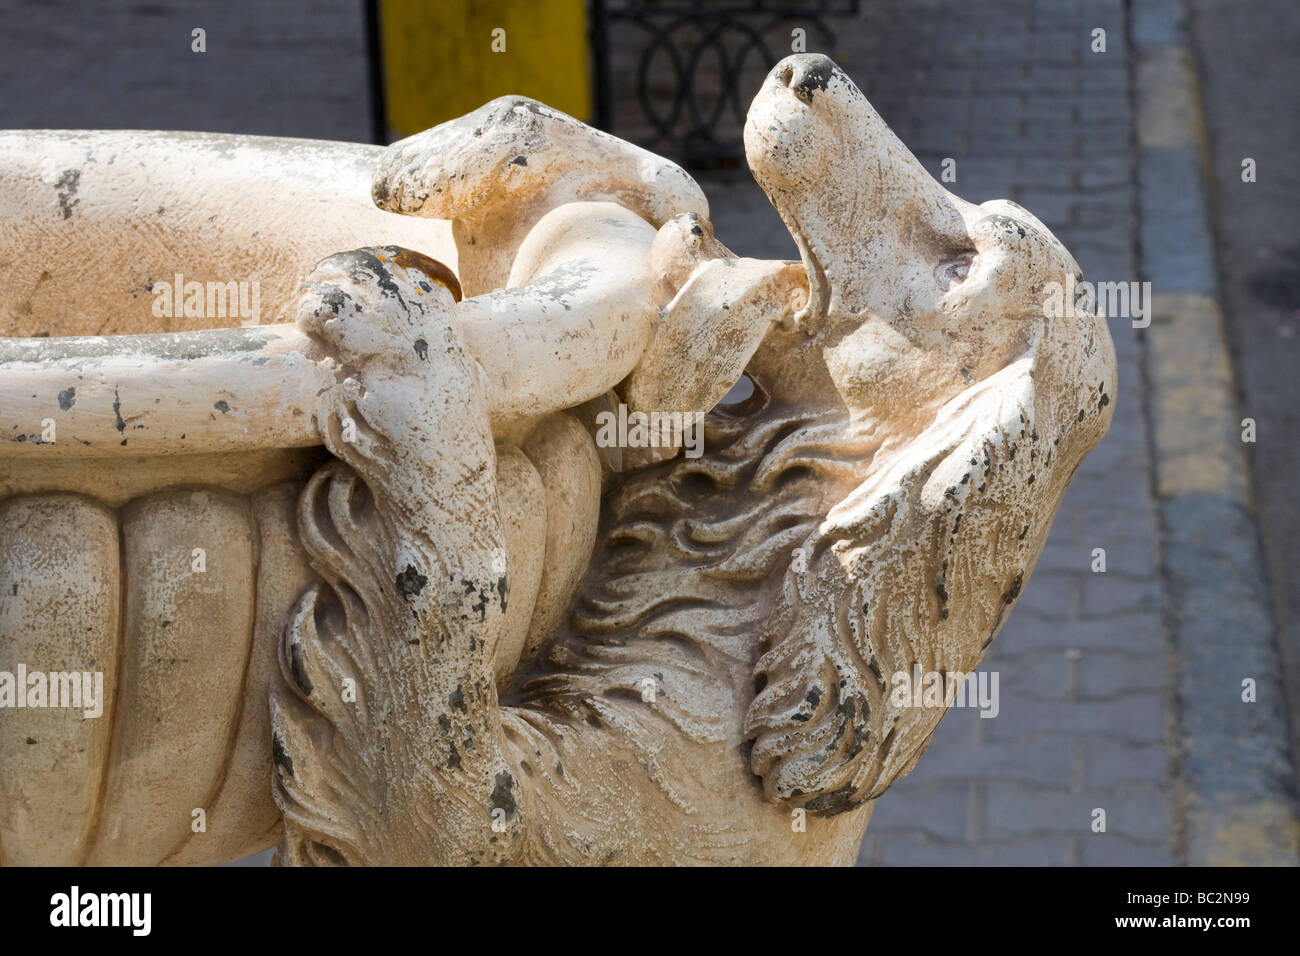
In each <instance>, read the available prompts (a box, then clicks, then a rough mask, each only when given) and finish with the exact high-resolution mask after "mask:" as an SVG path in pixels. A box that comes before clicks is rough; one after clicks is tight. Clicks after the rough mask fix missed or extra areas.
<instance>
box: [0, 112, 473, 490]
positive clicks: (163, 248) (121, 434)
mask: <svg viewBox="0 0 1300 956" xmlns="http://www.w3.org/2000/svg"><path fill="white" fill-rule="evenodd" d="M381 152H382V150H381V148H380V147H377V146H366V145H361V144H349V143H333V142H320V141H314V140H298V139H285V138H271V137H253V136H229V135H219V134H208V133H167V132H144V131H122V132H81V131H48V132H47V131H8V132H0V266H2V268H3V271H2V272H0V497H4V496H7V495H11V494H15V493H18V492H22V491H37V490H47V491H48V490H65V491H82V492H86V493H94V494H96V495H97V496H98V497H100V498H101V499H102V500H105V501H107V502H109V503H111V504H114V505H117V504H121V503H122V502H123V501H125V500H127V499H129V497H131V496H133V495H134V494H138V493H141V492H142V491H145V490H148V489H149V487H150V486H161V485H165V484H168V483H171V482H173V481H175V480H176V479H177V478H179V477H184V476H187V475H188V476H193V475H195V474H199V473H202V474H204V476H205V479H204V480H205V483H206V482H209V481H215V482H216V483H217V484H220V485H223V486H232V485H233V486H238V485H241V484H243V483H245V480H246V479H248V478H250V477H251V478H252V479H253V480H256V478H255V476H256V475H257V474H260V470H261V469H260V465H261V463H267V464H269V463H270V462H272V461H274V462H278V463H280V464H281V465H283V464H284V463H285V462H287V461H290V460H291V459H292V458H293V456H292V455H286V454H284V450H285V449H293V448H299V447H303V446H308V445H315V444H317V438H316V435H315V429H314V425H313V423H312V421H311V415H310V413H309V412H308V411H307V408H306V407H304V400H305V399H307V398H310V396H311V395H312V394H313V393H314V392H313V390H312V389H311V384H312V383H311V381H310V373H311V370H310V369H309V367H308V364H307V363H305V362H303V361H302V360H301V355H302V351H303V350H304V349H306V348H307V347H308V346H307V343H306V342H305V341H304V340H303V339H302V337H301V336H300V334H299V333H298V332H297V330H296V329H295V328H294V327H293V326H292V324H291V323H292V321H293V315H292V314H291V310H292V308H293V303H294V300H295V295H296V292H297V289H298V287H299V285H300V283H301V282H302V280H303V278H304V277H305V276H306V275H307V273H308V272H309V271H310V270H311V268H312V267H313V266H314V265H315V264H316V263H317V262H318V261H320V260H321V259H322V258H324V257H326V256H328V255H330V254H332V253H335V252H340V251H344V250H347V249H353V248H358V247H362V246H369V245H401V246H406V247H408V248H413V249H417V250H419V251H421V252H424V253H425V254H427V255H430V256H432V257H434V258H436V259H439V260H440V261H442V262H444V263H446V264H448V265H449V266H451V267H452V268H453V269H455V266H456V253H455V246H454V243H453V241H452V239H451V230H450V225H449V224H448V223H445V222H441V221H435V220H425V219H418V218H414V217H406V216H398V215H394V214H392V213H387V212H382V211H380V210H378V209H376V208H375V207H374V205H373V203H372V202H371V200H370V181H371V176H372V173H373V170H374V168H375V166H376V164H377V162H378V158H379V156H380V154H381ZM177 276H180V277H182V280H183V283H185V284H189V283H199V284H200V285H201V286H202V287H203V288H204V289H208V288H211V287H213V286H215V287H217V290H216V291H217V292H218V295H217V297H216V298H215V299H214V300H212V301H209V299H208V297H205V298H204V306H205V309H204V312H205V314H202V315H189V316H187V315H184V314H176V312H177V309H176V308H175V306H176V305H183V303H181V302H177V301H176V299H175V295H174V293H173V294H168V290H169V287H171V286H175V285H176V284H177V282H176V277H177ZM160 283H162V284H163V285H161V286H160ZM231 283H234V284H235V286H230V285H229V284H231ZM239 283H246V284H251V283H256V290H257V293H256V304H257V307H258V309H257V311H258V314H257V315H256V316H255V317H253V318H251V319H250V318H249V317H248V316H240V315H236V314H233V312H234V311H235V310H234V309H233V304H234V296H233V294H232V295H231V297H230V302H231V306H232V308H230V309H222V308H221V306H222V305H224V302H223V301H222V300H223V299H224V298H225V297H224V296H223V295H221V294H220V293H221V292H222V291H223V290H226V289H229V290H230V292H231V293H234V292H235V289H236V288H237V286H238V284H239ZM244 288H245V290H248V289H250V286H249V285H245V287H244ZM163 298H166V299H167V300H169V301H168V302H166V303H161V302H160V299H163ZM245 302H246V303H247V298H246V299H245ZM208 305H215V306H216V307H217V308H215V309H212V310H211V311H212V312H217V311H225V312H226V314H225V315H218V314H206V313H207V312H208V311H209V310H208V309H207V308H206V307H207V306H208ZM181 311H182V312H183V311H184V310H183V308H182V310H181ZM168 312H170V313H172V314H170V315H168V314H159V313H168ZM50 422H53V423H54V426H55V428H54V433H53V434H54V440H53V441H48V440H45V438H44V437H43V436H48V435H49V428H48V424H49V423H50ZM42 423H45V424H44V425H43V424H42ZM229 452H239V453H241V455H240V457H239V459H237V460H229V459H224V458H222V459H219V460H218V459H211V458H206V457H205V458H203V459H202V460H199V459H196V457H195V456H210V455H213V454H224V453H229ZM175 456H181V457H183V458H184V459H185V461H179V460H178V461H162V460H159V459H162V458H172V457H175ZM87 459H89V461H88V460H87ZM96 459H112V460H113V464H112V467H111V468H105V467H103V466H102V465H100V466H96V465H94V464H93V463H92V462H93V460H96ZM144 459H149V460H144ZM74 460H76V461H77V462H80V463H79V464H74ZM255 466H256V467H255ZM92 475H93V477H83V476H92ZM241 476H243V477H241Z"/></svg>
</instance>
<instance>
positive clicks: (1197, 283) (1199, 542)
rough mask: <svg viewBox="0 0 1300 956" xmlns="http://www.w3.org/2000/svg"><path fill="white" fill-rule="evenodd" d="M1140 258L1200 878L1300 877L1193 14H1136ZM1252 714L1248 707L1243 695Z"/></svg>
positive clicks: (1188, 810) (1160, 5) (1181, 749)
mask: <svg viewBox="0 0 1300 956" xmlns="http://www.w3.org/2000/svg"><path fill="white" fill-rule="evenodd" d="M1131 17H1132V19H1131V24H1130V36H1131V42H1132V52H1133V54H1134V62H1135V64H1136V66H1135V91H1136V92H1135V96H1136V123H1137V146H1138V151H1137V152H1138V214H1139V222H1140V227H1139V235H1138V259H1139V262H1140V268H1141V271H1142V278H1143V279H1144V280H1146V281H1149V282H1150V283H1151V288H1152V290H1153V292H1154V294H1153V296H1152V307H1151V316H1152V321H1151V327H1150V328H1149V329H1148V330H1147V332H1146V347H1145V350H1144V360H1145V375H1146V379H1147V387H1148V393H1149V408H1148V413H1149V416H1150V424H1151V435H1152V439H1151V440H1152V451H1153V459H1154V461H1155V488H1154V491H1155V494H1156V500H1157V503H1158V507H1159V513H1160V523H1161V552H1162V559H1161V563H1162V567H1161V573H1162V576H1163V577H1164V579H1165V582H1166V584H1167V593H1168V594H1169V597H1168V599H1167V606H1166V608H1165V624H1166V628H1167V631H1168V634H1169V637H1170V643H1171V650H1172V652H1173V654H1174V660H1175V671H1176V673H1175V687H1176V693H1177V701H1176V708H1175V711H1176V714H1177V722H1178V736H1177V739H1176V746H1177V752H1178V763H1179V770H1178V772H1177V774H1176V776H1177V778H1178V779H1179V784H1178V787H1179V792H1178V793H1177V795H1176V796H1177V798H1178V803H1179V804H1180V806H1179V809H1180V811H1181V812H1180V813H1179V817H1180V819H1181V821H1182V828H1181V832H1180V834H1179V837H1180V838H1179V839H1178V840H1177V850H1178V856H1179V858H1180V859H1179V862H1181V863H1185V864H1188V865H1192V866H1214V865H1225V864H1229V865H1230V864H1248V865H1261V864H1262V865H1297V864H1300V818H1297V815H1296V809H1295V794H1294V792H1293V786H1292V781H1294V779H1295V773H1294V769H1293V766H1292V760H1291V750H1290V735H1289V733H1288V713H1287V707H1286V697H1285V688H1284V686H1283V680H1282V668H1281V663H1280V659H1279V657H1278V650H1277V644H1276V639H1277V631H1276V628H1275V627H1274V622H1273V619H1272V615H1271V613H1270V603H1269V594H1268V590H1267V586H1266V583H1265V581H1266V579H1265V576H1264V570H1263V562H1262V558H1261V553H1262V552H1261V546H1260V540H1259V535H1258V531H1257V525H1256V516H1255V508H1254V502H1253V500H1252V497H1251V491H1250V487H1251V482H1250V471H1249V467H1250V466H1249V462H1248V459H1247V456H1246V452H1245V447H1244V445H1243V444H1242V442H1241V437H1240V430H1241V424H1240V423H1241V414H1240V411H1239V409H1238V406H1237V399H1236V389H1235V385H1234V378H1233V370H1232V361H1231V357H1230V354H1229V351H1228V346H1227V341H1228V339H1227V334H1226V330H1225V328H1224V323H1223V312H1222V308H1221V306H1220V303H1219V295H1218V286H1217V282H1216V278H1215V257H1214V240H1213V233H1212V231H1211V227H1210V217H1209V205H1208V201H1207V197H1208V194H1207V188H1206V176H1207V168H1208V153H1209V150H1208V143H1207V140H1206V134H1205V124H1204V121H1203V117H1202V112H1201V101H1200V93H1199V89H1198V85H1197V78H1196V70H1195V66H1194V60H1193V57H1192V51H1191V45H1190V39H1189V35H1188V27H1187V10H1186V7H1185V4H1184V0H1132V7H1131ZM1248 678H1249V679H1252V680H1254V682H1255V702H1253V703H1246V702H1243V699H1242V698H1243V693H1244V692H1243V681H1245V680H1246V679H1248Z"/></svg>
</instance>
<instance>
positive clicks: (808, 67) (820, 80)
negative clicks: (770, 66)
mask: <svg viewBox="0 0 1300 956" xmlns="http://www.w3.org/2000/svg"><path fill="white" fill-rule="evenodd" d="M773 72H774V73H775V74H776V78H777V82H779V83H780V84H781V85H782V86H784V87H786V88H787V89H788V90H789V91H790V92H791V93H793V94H794V95H795V96H797V97H799V99H801V100H803V101H804V102H805V103H811V102H812V100H813V97H814V96H815V95H816V94H817V91H818V90H825V89H826V87H827V86H828V85H829V84H830V81H831V77H832V76H835V75H836V74H837V73H838V72H839V67H837V66H836V65H835V62H834V61H833V60H832V59H831V58H830V57H828V56H825V55H824V54H821V53H799V54H796V55H794V56H788V57H786V58H785V59H784V60H782V61H781V62H780V63H778V64H777V65H776V69H775V70H774V71H773Z"/></svg>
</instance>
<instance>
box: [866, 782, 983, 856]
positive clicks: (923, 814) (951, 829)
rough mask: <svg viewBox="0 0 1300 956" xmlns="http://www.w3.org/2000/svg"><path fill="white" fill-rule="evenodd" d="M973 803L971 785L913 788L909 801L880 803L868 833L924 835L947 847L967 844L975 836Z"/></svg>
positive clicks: (908, 795)
mask: <svg viewBox="0 0 1300 956" xmlns="http://www.w3.org/2000/svg"><path fill="white" fill-rule="evenodd" d="M886 796H888V791H886ZM972 800H973V795H972V791H971V787H970V785H969V784H968V783H958V784H928V785H922V786H916V787H912V788H911V789H910V790H909V791H908V794H907V799H906V800H898V801H888V800H885V799H883V798H882V799H881V800H880V801H878V802H877V804H876V809H875V811H874V812H873V813H872V817H871V826H870V827H868V828H867V829H868V832H870V831H871V830H872V829H873V828H877V827H878V828H879V829H880V830H881V831H883V832H889V833H911V834H924V835H926V836H928V837H930V838H931V839H933V840H941V841H944V842H946V843H965V842H966V841H967V839H968V838H969V837H970V836H971V835H972V831H971V819H972V813H973V807H972Z"/></svg>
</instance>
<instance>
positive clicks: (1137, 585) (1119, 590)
mask: <svg viewBox="0 0 1300 956" xmlns="http://www.w3.org/2000/svg"><path fill="white" fill-rule="evenodd" d="M1162 602H1163V594H1162V592H1161V588H1160V583H1159V582H1158V581H1156V580H1155V579H1150V580H1141V579H1137V578H1129V577H1125V576H1123V575H1120V574H1111V573H1109V572H1107V573H1106V574H1089V575H1088V576H1087V578H1085V579H1084V583H1083V601H1082V604H1081V605H1080V612H1081V614H1082V616H1083V617H1115V616H1117V615H1121V614H1132V613H1135V612H1137V613H1142V612H1158V611H1160V610H1161V608H1162Z"/></svg>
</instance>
